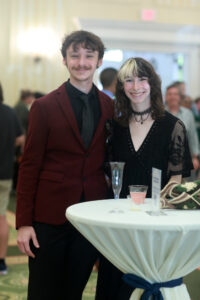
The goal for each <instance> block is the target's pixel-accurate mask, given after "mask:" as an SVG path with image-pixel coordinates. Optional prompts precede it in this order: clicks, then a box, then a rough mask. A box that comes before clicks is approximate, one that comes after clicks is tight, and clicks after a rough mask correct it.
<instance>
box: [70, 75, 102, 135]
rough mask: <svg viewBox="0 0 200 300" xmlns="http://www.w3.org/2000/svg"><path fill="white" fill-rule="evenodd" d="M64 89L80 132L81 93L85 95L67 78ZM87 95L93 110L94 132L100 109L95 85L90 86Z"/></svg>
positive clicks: (82, 104)
mask: <svg viewBox="0 0 200 300" xmlns="http://www.w3.org/2000/svg"><path fill="white" fill-rule="evenodd" d="M66 91H67V94H68V96H69V99H70V103H71V106H72V109H73V111H74V115H75V117H76V120H77V124H78V128H79V131H80V132H81V129H82V112H83V106H84V103H83V100H82V99H81V95H85V94H84V93H83V92H81V91H80V90H78V89H77V88H75V87H74V86H73V85H72V84H71V83H70V81H69V80H68V81H67V82H66ZM87 95H88V97H89V102H90V105H91V108H92V111H93V116H94V132H95V130H96V128H97V126H98V123H99V119H100V116H101V109H100V104H99V99H98V95H97V89H96V87H95V85H93V86H92V89H91V90H90V92H89V93H88V94H87Z"/></svg>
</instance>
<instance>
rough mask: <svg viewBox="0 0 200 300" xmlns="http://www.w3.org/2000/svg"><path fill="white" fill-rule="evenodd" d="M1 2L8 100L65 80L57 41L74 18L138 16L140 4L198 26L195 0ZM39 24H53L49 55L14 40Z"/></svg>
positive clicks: (160, 17)
mask: <svg viewBox="0 0 200 300" xmlns="http://www.w3.org/2000/svg"><path fill="white" fill-rule="evenodd" d="M0 7H1V9H0V28H1V38H0V50H1V52H0V66H1V67H0V81H1V83H2V85H3V89H4V95H5V102H7V103H9V104H10V105H13V104H14V103H15V102H16V100H17V98H18V95H19V91H20V89H22V88H30V89H32V90H39V91H42V92H45V93H47V92H49V91H51V90H52V89H54V88H56V87H57V86H58V85H60V84H61V83H62V82H63V81H65V80H66V78H67V72H66V69H65V67H64V66H63V64H62V57H61V54H60V46H61V40H62V38H63V36H64V34H65V33H69V32H71V31H72V30H74V29H77V28H78V27H79V25H78V23H77V22H75V21H74V20H75V19H76V20H77V19H79V18H85V19H106V20H109V19H111V20H115V21H132V22H135V21H137V22H138V21H141V10H142V9H154V10H155V11H156V19H155V21H154V22H157V23H170V24H184V25H191V24H193V25H197V26H200V18H199V16H200V1H199V0H190V1H189V0H98V1H97V0H0ZM38 26H43V27H49V28H51V29H52V30H53V31H54V33H55V35H56V37H57V39H58V42H57V45H56V46H57V51H56V53H55V54H54V55H53V56H52V57H51V58H48V57H41V59H40V60H39V62H35V60H34V58H33V57H32V56H31V55H27V54H26V55H25V54H23V53H22V52H21V51H20V50H19V49H18V46H17V43H18V37H19V35H20V34H21V33H22V32H23V31H24V30H27V29H29V28H30V27H38ZM146 26H148V24H146Z"/></svg>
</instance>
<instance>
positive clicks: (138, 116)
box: [132, 107, 151, 124]
mask: <svg viewBox="0 0 200 300" xmlns="http://www.w3.org/2000/svg"><path fill="white" fill-rule="evenodd" d="M150 113H151V107H149V108H147V109H145V110H143V111H135V110H133V109H132V114H133V118H134V120H135V122H137V123H140V124H143V123H144V122H145V121H146V120H147V119H148V117H149V116H150ZM145 115H146V117H144V116H145Z"/></svg>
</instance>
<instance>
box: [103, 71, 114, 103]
mask: <svg viewBox="0 0 200 300" xmlns="http://www.w3.org/2000/svg"><path fill="white" fill-rule="evenodd" d="M100 82H101V84H102V86H103V90H102V92H103V93H104V94H106V95H108V96H109V97H110V98H112V99H115V92H116V84H117V70H116V69H114V68H106V69H104V70H103V71H102V72H101V74H100Z"/></svg>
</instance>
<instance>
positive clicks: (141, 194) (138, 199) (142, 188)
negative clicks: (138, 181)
mask: <svg viewBox="0 0 200 300" xmlns="http://www.w3.org/2000/svg"><path fill="white" fill-rule="evenodd" d="M147 189H148V186H146V185H130V186H129V192H130V196H131V199H132V201H133V203H135V204H137V205H139V204H144V200H145V198H146V194H147Z"/></svg>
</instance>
